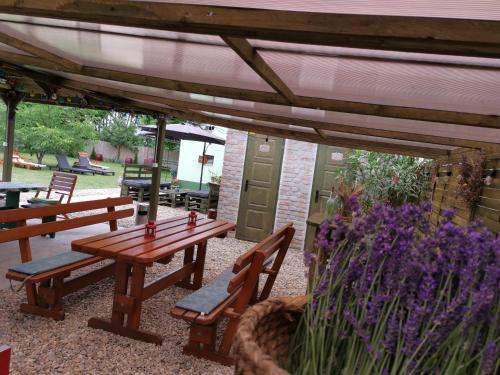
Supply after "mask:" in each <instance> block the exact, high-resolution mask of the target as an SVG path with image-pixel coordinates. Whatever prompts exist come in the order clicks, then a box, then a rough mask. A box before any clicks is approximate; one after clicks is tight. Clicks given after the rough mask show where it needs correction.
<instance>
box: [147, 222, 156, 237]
mask: <svg viewBox="0 0 500 375" xmlns="http://www.w3.org/2000/svg"><path fill="white" fill-rule="evenodd" d="M155 235H156V222H155V221H154V220H149V221H148V223H147V224H146V235H145V237H153V238H154V237H155Z"/></svg>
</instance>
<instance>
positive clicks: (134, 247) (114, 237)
mask: <svg viewBox="0 0 500 375" xmlns="http://www.w3.org/2000/svg"><path fill="white" fill-rule="evenodd" d="M234 228H235V225H234V224H232V223H228V222H226V221H221V220H212V219H198V220H197V222H196V224H194V225H189V224H188V217H187V215H186V216H182V217H175V218H170V219H166V220H160V221H158V222H157V229H156V235H155V236H154V237H147V236H146V235H145V226H144V225H138V226H135V227H132V228H127V229H122V230H118V231H114V232H110V233H105V234H100V235H96V236H92V237H88V238H83V239H80V240H76V241H73V242H72V243H71V247H72V249H73V250H75V251H81V252H84V253H88V254H92V255H98V256H101V257H103V258H107V259H113V260H115V262H116V267H115V290H114V296H113V308H112V312H111V319H110V320H105V319H101V318H91V319H90V320H89V322H88V325H89V326H90V327H92V328H99V329H103V330H106V331H109V332H113V333H116V334H119V335H122V336H126V337H130V338H133V339H137V340H142V341H146V342H152V343H155V344H161V343H162V340H163V339H162V337H161V336H159V335H156V334H153V333H150V332H146V331H144V330H140V329H139V325H140V319H141V309H142V303H143V302H144V301H146V300H147V299H149V298H151V297H153V296H154V295H155V294H157V293H159V292H161V291H162V290H164V289H166V288H168V287H170V286H172V285H174V284H176V285H177V286H181V287H184V288H187V289H192V290H196V289H199V288H201V286H202V279H203V269H204V266H205V253H206V249H207V241H208V240H209V239H210V238H212V237H216V236H220V235H222V234H225V233H227V232H228V231H231V230H234ZM195 247H196V258H194V253H195V251H194V250H195ZM181 251H184V262H183V266H182V267H181V268H179V269H176V270H173V271H171V272H169V273H168V274H167V275H165V276H162V277H161V278H159V279H158V280H156V281H153V282H151V283H149V284H148V285H145V283H144V279H145V274H146V268H147V267H150V266H152V265H153V263H155V262H158V263H163V264H167V263H168V262H170V260H171V259H172V258H173V256H174V255H175V254H176V253H178V252H181ZM129 279H130V283H129ZM125 317H126V319H125Z"/></svg>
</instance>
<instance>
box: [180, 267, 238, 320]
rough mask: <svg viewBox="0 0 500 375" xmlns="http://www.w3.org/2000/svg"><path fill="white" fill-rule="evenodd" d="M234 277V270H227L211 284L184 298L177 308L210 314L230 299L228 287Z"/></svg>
mask: <svg viewBox="0 0 500 375" xmlns="http://www.w3.org/2000/svg"><path fill="white" fill-rule="evenodd" d="M233 276H234V273H233V270H232V269H227V270H226V271H224V272H223V273H222V274H221V275H219V277H217V278H216V279H215V280H214V281H212V282H211V283H210V284H208V285H205V286H204V287H203V288H201V289H198V290H197V291H196V292H194V293H191V294H190V295H189V296H186V297H184V298H183V299H181V300H180V301H179V302H177V303H176V304H175V306H177V307H180V308H181V309H186V310H190V311H195V312H198V313H204V314H210V312H211V311H212V310H214V309H215V308H216V307H217V306H219V305H220V304H221V303H222V302H224V301H225V299H226V298H227V297H229V293H228V292H227V285H228V284H229V281H230V280H231V279H232V278H233Z"/></svg>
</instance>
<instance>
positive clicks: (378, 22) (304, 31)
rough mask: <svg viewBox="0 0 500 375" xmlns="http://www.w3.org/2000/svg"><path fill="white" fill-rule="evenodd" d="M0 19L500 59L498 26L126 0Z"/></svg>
mask: <svg viewBox="0 0 500 375" xmlns="http://www.w3.org/2000/svg"><path fill="white" fill-rule="evenodd" d="M0 12H3V13H11V14H22V15H28V16H37V17H48V18H58V19H67V20H73V21H79V22H96V23H104V24H114V25H121V26H132V27H144V28H149V29H161V30H172V31H181V32H191V33H202V34H215V35H228V36H236V37H246V38H257V39H266V40H277V41H286V42H297V43H310V44H323V45H336V46H346V47H352V48H378V49H386V50H395V51H407V52H425V53H440V54H453V55H464V56H482V57H499V56H500V51H499V49H500V47H499V46H500V23H499V22H497V21H486V20H479V19H475V20H467V19H445V18H432V17H409V16H406V17H405V16H385V15H354V14H330V13H319V12H318V13H314V12H300V11H281V10H263V9H251V8H243V7H239V8H234V7H221V6H208V5H191V4H177V3H163V2H144V1H141V2H137V1H128V0H105V1H99V2H96V1H91V0H78V1H77V0H59V1H53V0H26V1H23V2H19V1H17V0H4V1H1V2H0Z"/></svg>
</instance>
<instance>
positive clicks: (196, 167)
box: [177, 127, 227, 183]
mask: <svg viewBox="0 0 500 375" xmlns="http://www.w3.org/2000/svg"><path fill="white" fill-rule="evenodd" d="M213 132H214V133H215V134H217V135H219V136H221V137H223V138H225V137H226V133H227V130H226V129H225V128H220V127H215V129H214V131H213ZM206 154H207V155H213V157H214V164H213V165H205V167H204V168H203V183H207V182H210V179H211V177H212V175H217V176H220V175H222V166H223V164H224V146H221V145H216V144H207V149H206ZM201 155H203V142H195V141H185V140H182V141H181V146H180V151H179V167H178V171H177V178H178V179H179V180H183V181H193V182H199V181H200V174H201V163H199V162H198V157H199V156H201Z"/></svg>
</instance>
